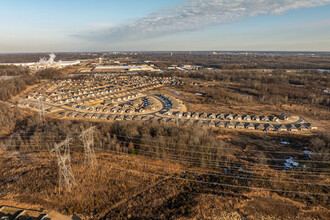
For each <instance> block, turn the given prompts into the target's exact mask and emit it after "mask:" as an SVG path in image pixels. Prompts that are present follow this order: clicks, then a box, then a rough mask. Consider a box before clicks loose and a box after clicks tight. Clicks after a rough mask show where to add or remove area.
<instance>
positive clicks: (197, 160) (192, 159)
mask: <svg viewBox="0 0 330 220" xmlns="http://www.w3.org/2000/svg"><path fill="white" fill-rule="evenodd" d="M119 142H120V141H119ZM124 143H128V142H124ZM7 146H9V145H7ZM12 146H17V145H12ZM29 146H38V147H39V146H40V145H29ZM97 149H99V150H105V149H102V148H97ZM135 150H136V151H142V152H146V153H151V154H156V155H157V154H160V153H157V152H154V151H146V150H141V149H135ZM112 152H114V153H118V152H117V151H112ZM196 153H200V152H196ZM142 156H145V155H142ZM166 156H167V157H172V158H177V159H178V160H179V161H175V162H180V163H182V162H191V163H199V164H201V161H200V158H196V157H189V156H184V158H182V157H180V156H177V155H166ZM230 156H232V155H230ZM153 159H157V158H153ZM162 160H164V159H162ZM182 160H184V161H182ZM219 163H221V164H237V165H249V166H251V165H250V164H248V163H244V162H227V161H225V162H222V161H219ZM203 164H205V165H215V164H214V163H208V162H203ZM258 166H261V167H274V168H275V167H277V168H286V166H277V165H267V164H258ZM212 168H213V169H214V168H215V167H212ZM224 168H227V167H224ZM234 168H241V167H234ZM253 169H254V170H253V171H257V170H259V171H264V170H262V169H256V168H253ZM314 169H319V170H323V169H325V170H328V169H327V168H314ZM282 172H285V173H300V174H301V173H306V174H309V175H311V174H312V173H316V174H317V175H320V174H328V173H321V172H311V171H307V172H304V171H288V170H283V171H282Z"/></svg>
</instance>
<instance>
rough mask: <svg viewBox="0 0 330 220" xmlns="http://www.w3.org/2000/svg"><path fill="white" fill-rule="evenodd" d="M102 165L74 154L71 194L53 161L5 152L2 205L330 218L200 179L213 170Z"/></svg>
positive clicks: (141, 163) (101, 160)
mask: <svg viewBox="0 0 330 220" xmlns="http://www.w3.org/2000/svg"><path fill="white" fill-rule="evenodd" d="M97 158H98V166H97V167H96V168H95V169H90V168H85V167H84V166H83V155H81V154H79V153H73V154H72V164H73V165H72V169H73V172H74V175H75V180H76V184H75V185H74V186H73V188H72V191H71V192H67V191H65V190H63V189H62V190H60V188H59V186H58V172H57V163H56V158H55V157H54V156H52V155H50V154H49V153H46V152H44V153H42V152H40V153H29V154H19V153H5V152H2V153H1V157H0V166H1V167H2V169H1V172H0V181H1V182H2V184H1V186H0V189H1V200H0V205H3V204H13V203H14V204H16V205H21V206H22V205H23V206H24V204H25V207H26V204H28V205H29V207H34V208H39V209H47V210H56V211H59V212H61V213H64V214H73V213H75V214H78V215H80V216H81V217H92V218H111V219H123V218H135V219H140V218H143V219H146V218H147V219H150V218H157V219H169V218H172V219H191V218H194V219H201V218H215V219H217V218H219V219H241V218H247V219H255V218H269V219H288V218H296V219H314V218H318V219H319V218H321V219H326V218H327V216H328V215H329V214H330V211H329V209H327V207H326V206H324V205H320V204H313V203H309V202H308V199H305V200H303V201H300V199H299V198H293V199H289V198H287V196H286V195H285V194H284V195H281V193H280V194H279V193H276V192H269V191H262V190H261V191H260V190H254V189H240V190H239V191H237V188H235V187H229V186H226V185H222V184H224V182H223V181H222V180H221V179H217V178H216V177H215V176H212V175H206V174H204V175H203V174H200V172H202V173H208V172H212V171H210V170H202V169H200V170H199V171H198V172H199V173H194V172H193V170H195V169H194V168H189V169H188V168H187V167H184V166H182V165H179V164H173V163H166V162H163V161H157V160H149V159H145V158H141V157H137V156H128V155H120V154H111V153H97ZM188 171H189V172H188ZM273 172H274V171H273ZM264 175H269V173H268V174H266V172H265V173H264ZM278 175H280V174H278ZM212 178H215V179H212ZM282 178H283V177H282ZM279 179H281V177H279ZM237 181H238V182H237V184H239V182H240V181H239V180H237ZM325 182H328V181H327V180H325ZM215 183H217V184H215Z"/></svg>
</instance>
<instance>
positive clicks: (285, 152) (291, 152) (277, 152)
mask: <svg viewBox="0 0 330 220" xmlns="http://www.w3.org/2000/svg"><path fill="white" fill-rule="evenodd" d="M21 133H23V134H35V133H54V132H21ZM70 134H80V133H78V132H70ZM108 134H110V135H116V137H122V138H129V139H135V140H139V141H140V140H141V138H146V137H141V138H137V137H129V136H122V135H117V134H114V133H108ZM26 136H27V137H29V135H26ZM157 137H167V136H157ZM144 141H149V142H154V143H162V144H166V143H163V142H160V141H156V140H144ZM173 144H176V145H182V146H189V147H203V148H208V149H222V150H232V151H237V150H238V149H233V148H222V147H211V146H205V145H200V144H196V145H191V144H180V143H176V142H175V143H173ZM239 150H242V149H239ZM244 151H245V152H250V151H251V152H261V153H276V154H301V155H306V153H304V152H299V151H267V150H265V151H263V150H253V149H246V150H244ZM310 154H311V155H313V154H315V155H330V153H314V152H310Z"/></svg>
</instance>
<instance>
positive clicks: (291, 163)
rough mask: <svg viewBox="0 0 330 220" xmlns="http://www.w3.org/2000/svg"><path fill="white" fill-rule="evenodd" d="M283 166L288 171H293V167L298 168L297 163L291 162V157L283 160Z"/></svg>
mask: <svg viewBox="0 0 330 220" xmlns="http://www.w3.org/2000/svg"><path fill="white" fill-rule="evenodd" d="M284 166H285V167H286V168H288V169H293V167H297V166H299V163H298V162H295V161H293V160H292V157H290V158H289V159H286V160H285V163H284Z"/></svg>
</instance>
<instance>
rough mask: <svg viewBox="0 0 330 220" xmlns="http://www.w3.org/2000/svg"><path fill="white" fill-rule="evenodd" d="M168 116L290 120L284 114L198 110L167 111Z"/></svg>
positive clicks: (271, 120) (273, 120) (264, 120)
mask: <svg viewBox="0 0 330 220" xmlns="http://www.w3.org/2000/svg"><path fill="white" fill-rule="evenodd" d="M166 115H168V116H171V115H173V116H175V117H178V118H181V117H184V118H187V119H190V118H192V119H220V120H239V121H241V120H242V121H256V122H259V121H263V122H279V121H280V120H288V117H283V116H282V115H278V116H277V115H272V116H265V115H261V116H258V115H253V116H250V115H240V114H222V113H218V114H217V113H205V112H203V113H198V112H181V111H176V112H166Z"/></svg>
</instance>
